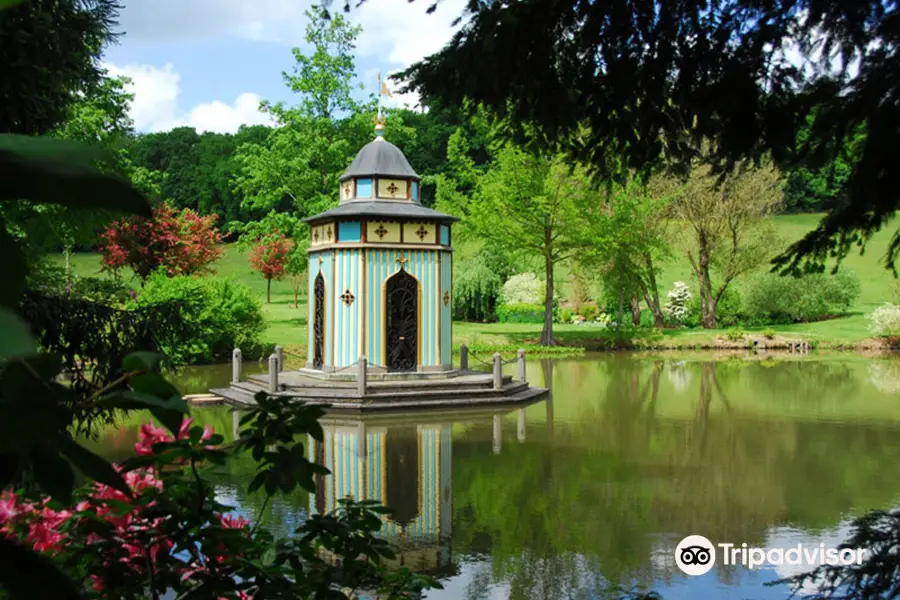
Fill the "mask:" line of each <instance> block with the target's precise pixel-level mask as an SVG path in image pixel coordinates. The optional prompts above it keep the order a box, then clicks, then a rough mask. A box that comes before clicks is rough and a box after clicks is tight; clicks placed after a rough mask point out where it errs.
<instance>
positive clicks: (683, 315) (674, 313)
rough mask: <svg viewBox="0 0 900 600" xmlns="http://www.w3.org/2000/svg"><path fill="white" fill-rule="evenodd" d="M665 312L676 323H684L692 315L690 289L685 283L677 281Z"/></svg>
mask: <svg viewBox="0 0 900 600" xmlns="http://www.w3.org/2000/svg"><path fill="white" fill-rule="evenodd" d="M667 297H668V300H667V301H666V304H665V306H664V307H663V310H664V311H665V313H666V314H667V315H669V317H670V318H671V319H672V320H673V321H675V322H676V323H684V321H685V320H686V319H687V317H688V315H689V314H690V304H691V298H692V297H693V295H692V294H691V290H690V288H688V286H687V284H686V283H685V282H683V281H676V282H675V285H674V286H673V287H672V289H671V290H669V293H668V294H667Z"/></svg>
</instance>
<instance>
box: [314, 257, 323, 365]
mask: <svg viewBox="0 0 900 600" xmlns="http://www.w3.org/2000/svg"><path fill="white" fill-rule="evenodd" d="M315 288H316V289H315V297H316V299H315V307H314V310H315V314H314V315H313V368H315V369H321V368H322V365H324V364H325V278H324V277H322V274H321V273H319V274H318V275H316V283H315Z"/></svg>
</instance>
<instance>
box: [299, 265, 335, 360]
mask: <svg viewBox="0 0 900 600" xmlns="http://www.w3.org/2000/svg"><path fill="white" fill-rule="evenodd" d="M332 255H333V253H332V251H330V250H326V251H323V252H315V253H311V254H310V255H309V269H308V273H309V290H308V294H309V295H308V296H307V298H308V300H309V302H307V321H306V323H307V328H306V329H307V360H308V361H309V362H310V363H312V362H313V354H314V353H315V347H314V345H313V323H315V315H316V307H315V297H316V296H315V283H316V276H317V275H318V274H319V273H322V277H323V278H324V279H325V364H326V365H327V364H331V359H330V357H331V352H332V351H333V348H332V345H333V341H332V339H331V336H329V335H328V332H329V331H332V326H333V322H332V317H333V310H332V308H333V307H332V304H333V301H334V291H333V288H332V286H331V282H332V273H333V268H332V263H333V260H332ZM319 257H321V258H322V263H321V264H319ZM339 293H340V292H339Z"/></svg>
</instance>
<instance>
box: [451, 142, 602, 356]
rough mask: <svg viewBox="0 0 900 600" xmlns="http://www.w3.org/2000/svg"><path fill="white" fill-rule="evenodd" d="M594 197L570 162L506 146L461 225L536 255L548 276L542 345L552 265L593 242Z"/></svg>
mask: <svg viewBox="0 0 900 600" xmlns="http://www.w3.org/2000/svg"><path fill="white" fill-rule="evenodd" d="M598 199H599V194H598V193H597V192H596V191H595V190H594V188H593V187H592V186H591V185H590V182H589V181H588V178H587V175H586V173H585V172H584V170H583V169H581V168H579V167H574V168H573V167H569V166H568V162H567V161H566V160H565V159H564V157H562V156H559V155H555V156H547V155H540V154H531V153H528V152H526V151H525V150H523V149H522V148H520V147H517V146H513V145H504V146H502V147H500V148H499V150H498V152H497V153H496V158H495V159H494V161H493V162H492V163H491V166H490V169H488V171H487V172H486V173H485V174H484V175H482V176H481V177H480V178H479V180H478V185H477V189H476V191H475V194H474V195H473V196H472V199H471V200H470V202H469V205H468V216H467V217H464V221H463V225H464V227H465V228H468V229H470V232H471V233H474V234H475V235H477V236H479V237H482V238H484V239H485V240H487V241H489V242H494V243H496V244H497V245H502V246H506V247H507V248H513V249H516V250H517V251H519V252H522V253H525V254H526V255H529V254H530V255H532V256H538V257H540V259H541V262H542V263H543V264H542V267H543V269H544V276H545V280H546V287H545V295H544V327H543V330H542V331H541V344H543V345H546V346H550V345H554V344H555V341H554V340H553V300H554V292H555V285H554V277H553V270H554V267H555V266H556V265H558V264H559V263H561V262H563V261H565V260H567V259H569V258H571V257H572V256H574V255H575V254H576V253H577V252H578V251H580V250H583V249H584V248H586V247H588V245H589V244H590V243H591V242H590V227H589V224H590V223H591V222H593V218H594V217H595V215H594V211H596V210H597V208H598V205H599V201H598Z"/></svg>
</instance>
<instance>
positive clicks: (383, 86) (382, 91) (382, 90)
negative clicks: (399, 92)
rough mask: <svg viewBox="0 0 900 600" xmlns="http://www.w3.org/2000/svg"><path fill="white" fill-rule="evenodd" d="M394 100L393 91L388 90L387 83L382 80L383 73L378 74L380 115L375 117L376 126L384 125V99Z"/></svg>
mask: <svg viewBox="0 0 900 600" xmlns="http://www.w3.org/2000/svg"><path fill="white" fill-rule="evenodd" d="M385 96H387V97H388V98H393V94H391V90H390V89H388V86H387V81H385V80H384V79H382V78H381V71H379V72H378V114H377V115H376V116H375V124H376V125H382V126H383V125H384V122H385V117H384V97H385Z"/></svg>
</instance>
